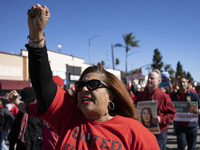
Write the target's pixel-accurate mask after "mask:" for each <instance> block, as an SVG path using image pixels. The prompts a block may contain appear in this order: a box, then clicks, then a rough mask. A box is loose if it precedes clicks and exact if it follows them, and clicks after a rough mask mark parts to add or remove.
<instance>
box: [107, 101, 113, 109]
mask: <svg viewBox="0 0 200 150" xmlns="http://www.w3.org/2000/svg"><path fill="white" fill-rule="evenodd" d="M109 102H110V103H109V105H108V107H109V108H110V109H111V110H114V109H115V104H114V103H113V101H111V100H109ZM110 104H112V107H111V106H110Z"/></svg>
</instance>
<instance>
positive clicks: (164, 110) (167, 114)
mask: <svg viewBox="0 0 200 150" xmlns="http://www.w3.org/2000/svg"><path fill="white" fill-rule="evenodd" d="M160 82H161V74H160V71H159V70H157V69H155V70H153V71H152V72H151V73H149V76H148V80H147V86H146V87H147V88H146V90H144V91H143V92H140V94H139V95H138V96H137V98H136V100H135V101H134V103H135V105H136V106H137V103H138V102H142V101H157V116H155V117H153V118H152V122H153V123H154V124H158V125H159V127H160V134H155V136H156V138H157V142H158V144H159V146H160V149H161V150H165V149H166V144H167V129H168V126H169V123H170V122H172V121H173V119H174V117H175V114H176V111H175V108H174V106H173V104H172V101H171V99H170V97H169V96H168V95H167V94H166V93H164V92H162V91H161V90H160V89H159V87H158V86H159V83H160ZM138 104H139V103H138Z"/></svg>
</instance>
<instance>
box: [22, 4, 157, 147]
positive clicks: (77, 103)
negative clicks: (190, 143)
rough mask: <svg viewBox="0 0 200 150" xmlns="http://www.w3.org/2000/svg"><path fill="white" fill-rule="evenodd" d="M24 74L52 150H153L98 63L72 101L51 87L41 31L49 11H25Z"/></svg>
mask: <svg viewBox="0 0 200 150" xmlns="http://www.w3.org/2000/svg"><path fill="white" fill-rule="evenodd" d="M27 14H28V26H29V36H28V37H29V43H28V44H26V48H27V49H28V52H29V56H28V58H29V73H30V78H31V81H32V85H33V88H34V90H35V94H36V96H37V100H38V104H39V107H38V108H37V116H39V117H41V118H42V119H44V120H45V121H47V122H48V123H49V124H50V125H51V127H52V128H53V129H54V130H55V132H56V133H57V134H58V137H59V140H58V143H57V145H56V148H55V149H56V150H72V149H76V150H99V149H113V150H114V149H115V150H141V149H142V150H158V149H159V146H158V143H157V141H156V138H155V136H154V135H153V134H152V133H151V132H149V130H148V129H147V128H145V127H144V126H143V125H142V124H141V123H140V122H139V121H137V120H136V119H135V107H134V105H133V103H132V101H131V97H130V96H129V94H128V91H127V90H126V88H125V86H124V85H123V83H122V82H121V81H120V80H119V79H118V78H117V77H116V76H115V75H113V74H112V73H109V72H108V71H106V70H105V69H104V68H103V66H102V65H101V64H100V63H98V64H97V66H94V65H92V66H89V67H88V68H86V69H85V70H84V71H83V72H82V74H81V75H80V79H79V80H78V81H77V82H76V83H75V89H76V91H75V95H74V97H73V96H71V95H70V94H69V93H68V92H67V90H66V89H64V88H61V87H59V86H57V85H56V84H55V82H54V81H53V78H52V70H51V67H50V63H49V60H48V54H47V48H46V42H45V40H44V39H45V35H44V33H43V30H44V28H45V26H46V24H47V21H48V20H49V17H50V12H49V9H48V8H47V7H46V6H45V5H43V6H41V5H39V4H37V5H36V6H32V8H31V9H29V10H28V13H27Z"/></svg>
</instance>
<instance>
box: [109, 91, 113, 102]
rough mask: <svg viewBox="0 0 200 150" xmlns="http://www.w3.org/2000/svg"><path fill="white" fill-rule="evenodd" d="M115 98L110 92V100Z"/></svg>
mask: <svg viewBox="0 0 200 150" xmlns="http://www.w3.org/2000/svg"><path fill="white" fill-rule="evenodd" d="M113 99H114V96H113V95H112V94H111V93H109V100H111V101H112V100H113Z"/></svg>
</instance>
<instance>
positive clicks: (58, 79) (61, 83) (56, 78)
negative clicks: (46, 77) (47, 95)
mask: <svg viewBox="0 0 200 150" xmlns="http://www.w3.org/2000/svg"><path fill="white" fill-rule="evenodd" d="M53 80H54V82H55V83H56V84H59V85H61V86H62V87H64V81H63V79H62V78H61V77H59V76H53Z"/></svg>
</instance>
